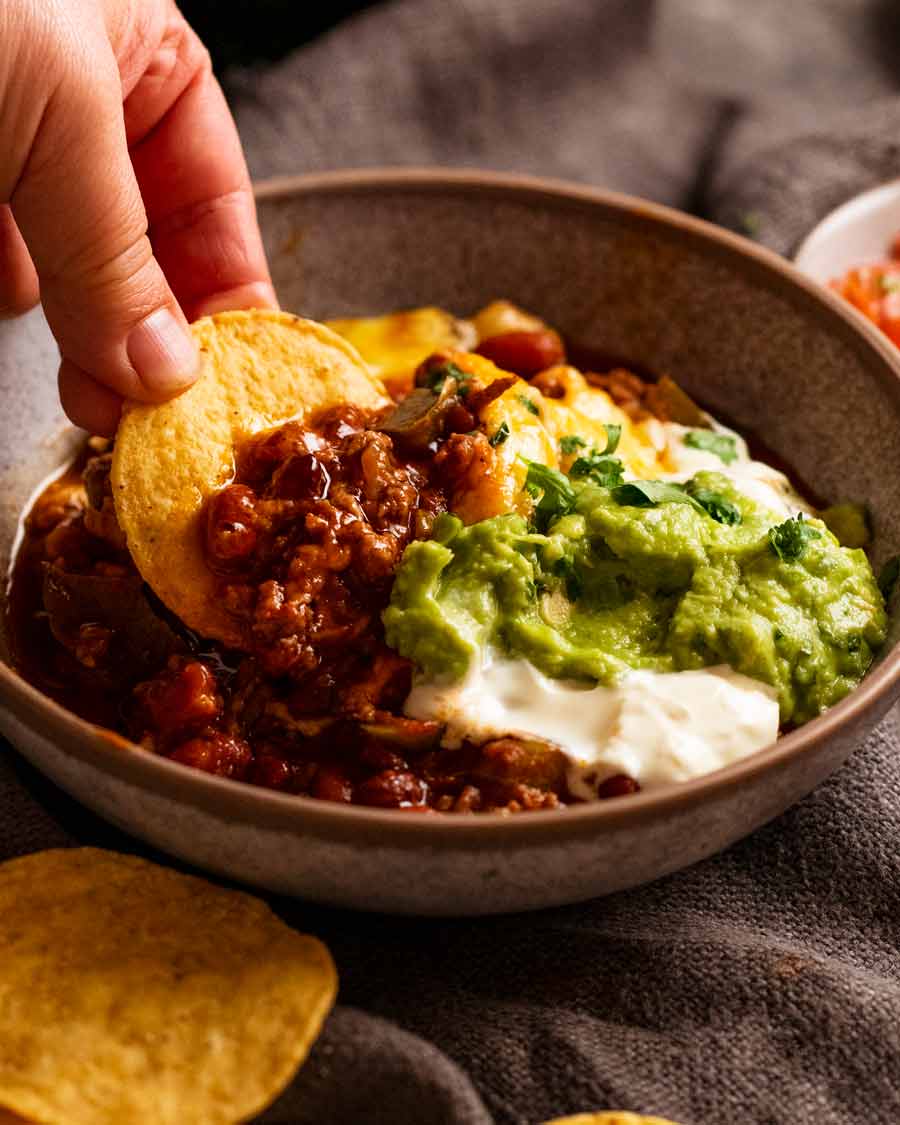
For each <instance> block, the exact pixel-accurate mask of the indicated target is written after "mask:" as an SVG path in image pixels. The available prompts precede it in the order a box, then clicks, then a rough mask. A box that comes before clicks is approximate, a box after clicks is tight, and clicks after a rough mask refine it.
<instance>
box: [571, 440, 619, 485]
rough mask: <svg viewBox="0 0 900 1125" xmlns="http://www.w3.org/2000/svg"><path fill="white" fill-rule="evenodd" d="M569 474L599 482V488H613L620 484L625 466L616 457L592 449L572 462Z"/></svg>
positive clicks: (595, 482) (576, 477)
mask: <svg viewBox="0 0 900 1125" xmlns="http://www.w3.org/2000/svg"><path fill="white" fill-rule="evenodd" d="M569 476H570V477H574V478H575V479H576V480H577V479H578V478H580V477H586V478H587V479H588V480H591V481H593V482H594V484H599V485H600V487H601V488H615V487H616V485H618V484H621V483H622V480H623V478H624V476H625V466H624V465H623V464H622V462H621V461H620V460H619V459H618V457H609V456H608V455H607V454H605V453H598V452H597V450H596V449H592V450H591V451H590V453H587V454H586V455H585V456H584V457H579V458H577V459H576V460H575V461H573V462H572V467H571V468H570V469H569Z"/></svg>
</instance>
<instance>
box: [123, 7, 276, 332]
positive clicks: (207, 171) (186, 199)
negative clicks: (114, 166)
mask: <svg viewBox="0 0 900 1125" xmlns="http://www.w3.org/2000/svg"><path fill="white" fill-rule="evenodd" d="M157 57H158V58H159V59H160V60H162V61H161V62H160V63H159V64H158V65H156V66H151V67H149V68H148V70H147V72H146V73H145V74H144V76H143V77H142V78H141V79H140V80H139V81H138V83H137V85H136V86H135V87H134V89H133V90H132V92H131V93H130V94H129V96H128V98H127V100H126V102H125V120H126V125H127V128H128V134H129V141H130V143H131V146H132V148H131V152H132V160H133V163H134V169H135V173H136V175H137V179H138V183H139V184H140V188H141V192H142V194H143V198H144V203H145V206H146V208H147V214H148V218H149V222H150V238H151V241H152V243H153V249H154V252H155V254H156V257H157V260H158V261H159V263H160V265H161V266H162V268H163V270H164V271H165V274H166V277H167V278H168V280H169V283H170V284H171V286H172V289H173V291H174V293H175V295H176V296H177V297H178V299H179V301H180V302H181V305H182V307H183V308H184V310H185V313H186V314H187V316H188V318H189V319H194V318H195V317H197V316H201V315H203V314H206V313H210V312H216V311H219V310H221V309H226V308H241V307H249V306H263V307H266V306H275V305H276V303H277V302H276V298H275V293H274V291H273V289H272V283H271V279H270V277H269V270H268V266H267V264H266V257H265V252H264V250H263V245H262V239H261V237H260V233H259V226H258V224H257V220H256V206H255V203H254V200H253V192H252V189H251V185H250V177H249V174H248V172H247V165H246V162H245V160H244V156H243V152H242V151H241V145H240V141H239V140H238V135H237V130H236V128H235V125H234V121H233V119H232V117H231V113H230V111H229V109H228V106H227V104H226V101H225V98H224V96H223V94H222V91H221V90H220V88H219V85H218V83H217V82H216V80H215V78H214V77H213V74H212V71H211V69H210V64H209V58H208V55H207V52H206V50H205V49H204V48H203V46H202V44H201V43H200V41H199V40H198V39H197V37H196V35H195V34H194V33H193V31H192V30H191V29H190V28H189V27H188V25H187V24H186V23H184V21H183V20H182V19H181V18H180V17H177V16H176V17H173V20H172V21H170V24H169V26H168V28H167V32H166V35H165V37H164V40H163V44H162V45H161V47H160V49H159V51H158V52H157ZM163 107H165V108H163Z"/></svg>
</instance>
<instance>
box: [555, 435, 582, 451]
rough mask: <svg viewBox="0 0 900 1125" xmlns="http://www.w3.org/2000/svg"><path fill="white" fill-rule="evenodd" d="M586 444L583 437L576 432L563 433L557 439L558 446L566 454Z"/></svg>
mask: <svg viewBox="0 0 900 1125" xmlns="http://www.w3.org/2000/svg"><path fill="white" fill-rule="evenodd" d="M586 445H587V442H586V441H585V440H584V438H583V437H579V436H578V434H565V435H564V436H563V437H561V438H560V439H559V448H560V449H561V450H562V451H563V453H565V454H566V456H568V455H569V454H571V453H577V452H578V450H579V449H584V448H585V446H586Z"/></svg>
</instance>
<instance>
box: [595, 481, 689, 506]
mask: <svg viewBox="0 0 900 1125" xmlns="http://www.w3.org/2000/svg"><path fill="white" fill-rule="evenodd" d="M613 500H615V502H616V503H617V504H621V505H622V506H623V507H626V508H655V507H656V506H657V504H691V505H692V506H693V507H695V508H698V509H700V511H704V512H705V511H706V509H705V508H703V506H702V505H701V504H700V503H699V502H698V501H697V500H695V499H694V498H693V497H692V496H689V495H688V494H687V493H686V492H685V490H684V488H683V486H682V485H680V484H669V483H668V481H664V480H630V481H628V482H627V483H625V484H620V485H619V487H618V488H614V489H613Z"/></svg>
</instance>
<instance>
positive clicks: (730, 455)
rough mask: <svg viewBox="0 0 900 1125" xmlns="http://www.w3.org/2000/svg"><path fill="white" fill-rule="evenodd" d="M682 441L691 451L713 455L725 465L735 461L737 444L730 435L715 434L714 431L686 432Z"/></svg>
mask: <svg viewBox="0 0 900 1125" xmlns="http://www.w3.org/2000/svg"><path fill="white" fill-rule="evenodd" d="M683 440H684V444H685V445H687V446H689V447H690V448H691V449H701V450H702V451H703V452H704V453H713V454H715V456H716V457H718V458H719V460H720V461H723V462H724V463H725V464H726V465H730V464H731V462H732V461H736V460H737V443H736V442H735V440H734V438H733V437H732V436H731V434H717V433H716V432H715V431H714V430H688V432H687V433H686V434H685V435H684V439H683Z"/></svg>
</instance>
